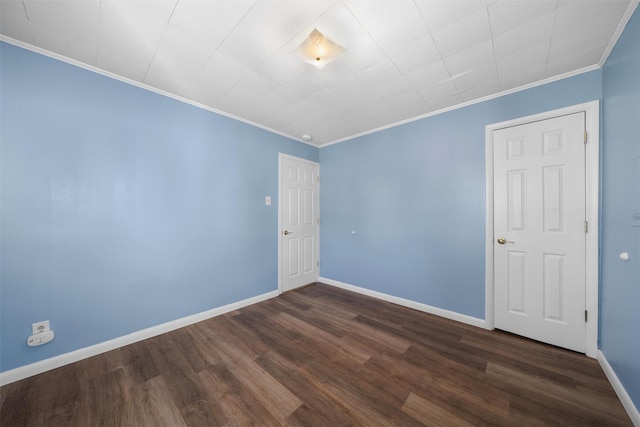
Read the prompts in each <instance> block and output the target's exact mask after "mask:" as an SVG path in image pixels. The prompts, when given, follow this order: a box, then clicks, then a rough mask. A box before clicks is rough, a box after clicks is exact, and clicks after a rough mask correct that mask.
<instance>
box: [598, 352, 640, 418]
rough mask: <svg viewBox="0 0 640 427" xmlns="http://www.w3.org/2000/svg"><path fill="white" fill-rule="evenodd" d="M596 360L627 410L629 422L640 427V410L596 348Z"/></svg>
mask: <svg viewBox="0 0 640 427" xmlns="http://www.w3.org/2000/svg"><path fill="white" fill-rule="evenodd" d="M598 362H600V366H601V367H602V370H603V371H604V374H605V375H606V376H607V379H608V380H609V382H610V383H611V386H612V387H613V390H614V391H615V392H616V394H617V395H618V399H620V402H621V403H622V406H624V409H625V410H626V411H627V414H628V415H629V418H631V422H632V423H633V425H634V426H636V427H640V412H639V411H638V408H636V405H634V404H633V400H631V397H630V396H629V394H628V393H627V390H625V388H624V386H623V385H622V383H621V382H620V380H619V379H618V376H617V375H616V373H615V371H614V370H613V368H612V367H611V365H609V362H608V361H607V358H606V357H604V354H603V353H602V351H600V350H598Z"/></svg>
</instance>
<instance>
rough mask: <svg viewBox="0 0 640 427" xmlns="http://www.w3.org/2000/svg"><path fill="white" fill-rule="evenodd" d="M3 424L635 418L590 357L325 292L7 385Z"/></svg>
mask: <svg viewBox="0 0 640 427" xmlns="http://www.w3.org/2000/svg"><path fill="white" fill-rule="evenodd" d="M0 424H1V425H2V427H5V426H10V427H13V426H38V427H41V426H54V427H55V426H58V425H61V426H65V427H66V426H78V427H86V426H94V425H95V426H98V425H103V426H114V427H120V426H129V425H131V426H154V427H155V426H195V427H199V426H203V427H204V426H332V427H333V426H423V425H443V426H452V425H454V426H455V425H492V426H514V425H517V426H520V425H523V426H525V425H526V426H548V425H562V426H565V425H566V426H574V425H576V426H577V425H580V426H582V425H607V426H629V425H631V422H630V420H629V417H628V416H627V415H626V413H625V411H624V408H623V407H622V405H621V403H620V401H619V400H618V398H617V396H616V394H615V392H614V391H613V389H612V387H611V385H610V384H609V383H608V382H607V379H606V377H605V375H604V373H603V372H602V369H601V368H600V366H599V364H598V362H597V361H595V360H593V359H589V358H587V357H586V356H584V355H580V354H577V353H574V352H571V351H567V350H563V349H559V348H556V347H552V346H549V345H546V344H541V343H538V342H535V341H531V340H528V339H526V338H522V337H518V336H514V335H511V334H509V333H505V332H501V331H487V330H484V329H480V328H476V327H473V326H470V325H465V324H460V323H457V322H455V321H452V320H449V319H443V318H440V317H437V316H434V315H431V314H428V313H423V312H419V311H416V310H412V309H410V308H407V307H400V306H397V305H394V304H391V303H388V302H385V301H381V300H376V299H373V298H371V297H368V296H364V295H360V294H356V293H352V292H349V291H346V290H344V289H338V288H334V287H331V286H327V285H323V284H313V285H310V286H306V287H303V288H300V289H297V290H294V291H291V292H287V293H285V294H283V295H281V296H279V297H276V298H273V299H270V300H267V301H263V302H261V303H258V304H254V305H251V306H248V307H244V308H242V309H238V310H235V311H233V312H231V313H227V314H224V315H221V316H218V317H215V318H212V319H208V320H205V321H203V322H199V323H197V324H193V325H190V326H187V327H185V328H182V329H179V330H176V331H172V332H169V333H167V334H163V335H160V336H157V337H153V338H150V339H148V340H145V341H141V342H138V343H135V344H132V345H130V346H126V347H123V348H119V349H117V350H114V351H110V352H107V353H104V354H101V355H99V356H95V357H92V358H89V359H86V360H82V361H80V362H77V363H73V364H71V365H68V366H64V367H62V368H59V369H56V370H52V371H49V372H45V373H43V374H40V375H37V376H35V377H32V378H27V379H25V380H22V381H18V382H16V383H13V384H9V385H6V386H4V387H2V388H0Z"/></svg>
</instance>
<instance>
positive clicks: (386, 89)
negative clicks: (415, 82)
mask: <svg viewBox="0 0 640 427" xmlns="http://www.w3.org/2000/svg"><path fill="white" fill-rule="evenodd" d="M374 89H375V91H376V92H377V93H378V94H379V95H380V96H382V97H383V98H385V99H387V100H388V99H390V98H393V97H395V96H397V95H398V94H404V93H405V92H409V91H413V90H414V89H413V86H411V83H409V81H408V80H407V79H406V77H404V76H400V77H397V78H395V79H393V80H389V81H387V82H385V83H383V84H381V85H378V86H375V88H374Z"/></svg>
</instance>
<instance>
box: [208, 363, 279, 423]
mask: <svg viewBox="0 0 640 427" xmlns="http://www.w3.org/2000/svg"><path fill="white" fill-rule="evenodd" d="M198 375H199V376H200V377H201V378H202V381H203V384H204V386H205V388H206V389H207V390H208V391H209V394H210V396H211V398H213V399H216V400H217V401H219V402H220V407H221V408H222V410H223V412H224V414H225V416H226V418H227V419H228V420H229V425H237V426H259V425H274V426H275V425H278V424H280V423H279V421H278V420H277V419H276V418H275V417H274V416H273V415H271V413H270V412H269V411H267V409H266V408H265V407H264V406H263V405H262V404H261V403H260V402H259V401H258V399H257V398H256V397H255V396H254V395H253V393H252V392H251V391H250V390H248V389H247V388H246V387H244V386H243V385H242V384H241V382H240V381H239V380H238V378H236V377H235V376H234V374H233V373H232V372H231V371H230V370H229V369H228V368H227V367H226V366H224V365H223V364H219V365H216V366H211V367H209V368H208V369H207V370H206V371H203V372H201V373H199V374H198Z"/></svg>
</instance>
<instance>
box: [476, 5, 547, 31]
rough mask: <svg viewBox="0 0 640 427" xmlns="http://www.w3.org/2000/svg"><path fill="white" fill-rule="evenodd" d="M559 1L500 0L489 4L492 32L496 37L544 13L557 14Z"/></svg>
mask: <svg viewBox="0 0 640 427" xmlns="http://www.w3.org/2000/svg"><path fill="white" fill-rule="evenodd" d="M557 3H558V2H557V1H556V0H538V1H513V0H498V1H496V2H494V3H492V4H491V5H490V6H489V20H490V22H491V33H492V34H493V36H494V37H496V36H499V35H501V34H504V33H506V32H507V31H510V30H513V29H515V28H518V27H522V26H524V25H526V24H527V23H529V22H531V21H532V20H535V19H536V18H538V17H540V16H542V15H547V14H550V13H551V14H555V11H556V5H557Z"/></svg>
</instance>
